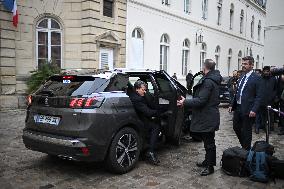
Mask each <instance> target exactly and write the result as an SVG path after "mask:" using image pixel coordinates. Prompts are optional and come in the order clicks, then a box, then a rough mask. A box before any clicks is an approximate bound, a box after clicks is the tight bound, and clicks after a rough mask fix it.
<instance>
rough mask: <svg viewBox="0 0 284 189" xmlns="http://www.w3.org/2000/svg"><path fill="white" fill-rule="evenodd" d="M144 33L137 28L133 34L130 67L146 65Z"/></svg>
mask: <svg viewBox="0 0 284 189" xmlns="http://www.w3.org/2000/svg"><path fill="white" fill-rule="evenodd" d="M143 38H144V35H143V32H142V30H141V29H140V28H135V29H134V30H133V31H132V34H131V40H130V48H129V65H128V67H129V68H143V67H144V40H143Z"/></svg>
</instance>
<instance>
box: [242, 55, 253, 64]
mask: <svg viewBox="0 0 284 189" xmlns="http://www.w3.org/2000/svg"><path fill="white" fill-rule="evenodd" d="M242 60H243V61H247V60H248V61H249V64H254V58H253V57H252V56H245V57H243V58H242Z"/></svg>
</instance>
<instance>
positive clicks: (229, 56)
mask: <svg viewBox="0 0 284 189" xmlns="http://www.w3.org/2000/svg"><path fill="white" fill-rule="evenodd" d="M232 57H233V50H232V49H231V48H230V49H229V51H228V62H227V66H228V76H229V75H230V70H231V65H232Z"/></svg>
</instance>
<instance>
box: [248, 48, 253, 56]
mask: <svg viewBox="0 0 284 189" xmlns="http://www.w3.org/2000/svg"><path fill="white" fill-rule="evenodd" d="M249 55H250V56H253V54H252V50H251V48H250V49H249Z"/></svg>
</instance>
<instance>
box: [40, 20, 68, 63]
mask: <svg viewBox="0 0 284 189" xmlns="http://www.w3.org/2000/svg"><path fill="white" fill-rule="evenodd" d="M36 41H37V42H36V59H37V66H38V68H40V67H41V66H42V65H43V64H45V63H51V62H52V63H55V64H56V65H57V66H58V67H59V68H61V64H62V29H61V26H60V24H59V23H58V22H57V21H56V20H55V19H53V18H44V19H41V20H40V21H39V22H38V24H37V26H36Z"/></svg>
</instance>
